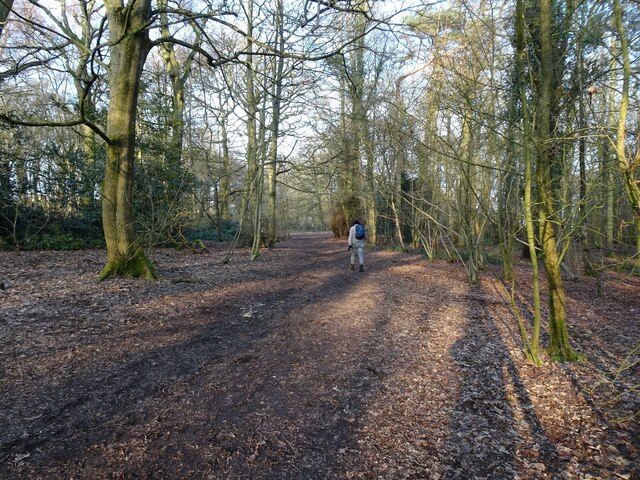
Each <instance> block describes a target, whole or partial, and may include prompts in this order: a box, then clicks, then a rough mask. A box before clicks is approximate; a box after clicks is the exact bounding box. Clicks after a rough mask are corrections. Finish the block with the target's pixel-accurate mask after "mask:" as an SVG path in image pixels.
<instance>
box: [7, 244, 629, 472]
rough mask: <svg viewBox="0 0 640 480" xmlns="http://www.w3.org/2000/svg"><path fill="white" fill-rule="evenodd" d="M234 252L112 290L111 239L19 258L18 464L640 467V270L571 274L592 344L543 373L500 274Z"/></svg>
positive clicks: (183, 258) (10, 281)
mask: <svg viewBox="0 0 640 480" xmlns="http://www.w3.org/2000/svg"><path fill="white" fill-rule="evenodd" d="M225 254H226V250H225V249H224V247H223V246H220V245H218V246H216V245H211V246H210V249H209V253H204V254H201V255H197V254H194V253H191V252H189V251H175V250H170V249H160V250H154V251H152V252H151V253H150V256H151V258H152V259H153V260H154V262H156V263H157V265H158V269H159V271H160V273H161V274H162V275H163V278H162V279H161V280H159V281H139V280H108V281H105V282H102V283H97V282H96V278H97V274H98V272H99V270H100V268H101V266H102V265H103V262H104V252H103V251H79V252H25V253H23V254H21V255H20V256H17V255H16V254H14V253H7V252H5V253H1V254H0V281H2V282H4V287H5V288H4V290H0V364H1V365H2V370H1V372H0V478H2V479H47V480H52V479H53V480H55V479H91V480H96V479H245V478H247V479H250V478H272V479H351V478H363V479H405V478H412V479H431V480H444V479H461V480H462V479H465V480H466V479H491V480H494V479H565V480H566V479H615V478H623V479H638V478H640V455H639V453H640V452H639V448H640V437H639V435H638V432H639V429H638V424H639V423H640V422H638V417H636V418H635V419H633V418H632V416H633V415H634V414H635V415H638V411H639V409H640V398H639V396H640V395H639V392H638V390H637V388H638V384H639V383H640V381H639V380H640V378H639V377H640V375H639V371H638V365H637V362H638V350H637V349H638V345H639V342H640V328H639V319H640V278H639V277H637V276H635V277H634V276H631V275H630V274H629V273H624V272H621V271H607V272H604V273H603V276H602V279H603V287H604V296H601V297H598V296H597V295H596V287H595V281H594V279H592V278H582V279H580V281H578V282H567V283H566V290H567V300H566V301H567V311H568V313H569V324H570V326H569V328H570V335H571V338H572V342H573V346H574V347H575V348H576V349H577V350H579V351H580V352H581V353H583V354H584V355H585V356H586V359H585V360H584V361H581V362H574V363H565V364H562V363H556V362H551V361H549V360H548V359H546V358H545V360H544V365H543V366H542V367H539V368H535V367H533V366H530V365H528V364H527V362H526V361H525V360H524V358H523V356H522V354H521V349H520V337H519V334H518V331H517V328H516V325H515V320H514V316H513V314H512V312H511V310H510V305H509V302H508V299H507V298H506V296H505V294H504V290H503V288H502V286H501V285H500V283H499V281H498V280H497V279H496V278H495V277H494V276H492V274H491V272H485V273H484V274H483V276H482V280H481V281H480V282H479V283H478V284H477V285H475V286H472V285H470V284H469V283H468V282H467V281H466V275H465V273H464V270H463V268H462V266H461V265H460V264H454V263H448V262H445V261H435V262H429V261H426V260H425V259H424V258H423V257H420V256H418V255H410V254H402V253H398V252H391V251H385V250H369V251H367V259H366V270H365V272H363V273H359V272H357V271H356V272H351V271H350V270H349V269H348V253H347V251H346V242H344V241H338V240H334V239H333V238H332V237H331V235H330V234H296V235H293V236H292V238H291V239H290V240H287V241H285V242H282V243H280V244H278V246H277V247H276V248H275V249H272V250H269V251H263V253H262V255H261V256H260V257H259V258H258V260H257V261H255V262H251V261H249V260H248V252H247V251H245V250H239V251H236V253H235V254H234V256H233V257H232V258H231V261H230V262H229V263H227V264H222V263H221V259H222V258H223V257H224V255H225ZM517 291H518V298H519V300H518V301H519V303H520V305H521V306H522V307H523V308H524V307H526V305H527V304H528V302H529V301H530V299H529V298H528V296H529V295H530V265H528V264H527V263H526V262H524V261H522V262H520V263H519V264H518V281H517ZM543 341H546V338H543ZM634 348H635V353H634V352H633V349H634ZM633 362H636V364H635V366H634V367H631V368H626V367H628V366H629V364H630V363H633ZM634 389H636V390H635V391H634Z"/></svg>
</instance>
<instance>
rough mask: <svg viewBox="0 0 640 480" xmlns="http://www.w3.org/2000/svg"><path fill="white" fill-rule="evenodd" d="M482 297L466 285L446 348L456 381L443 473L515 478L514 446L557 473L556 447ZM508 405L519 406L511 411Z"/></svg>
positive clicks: (458, 476) (457, 476)
mask: <svg viewBox="0 0 640 480" xmlns="http://www.w3.org/2000/svg"><path fill="white" fill-rule="evenodd" d="M485 298H487V296H486V295H485V294H484V291H483V289H482V287H481V286H479V285H476V286H474V287H472V288H471V289H470V291H469V296H468V298H467V299H466V300H467V302H468V317H467V324H466V334H465V335H464V336H463V337H462V338H461V339H460V340H458V341H457V342H456V343H455V344H454V345H453V347H452V348H451V350H450V355H451V358H452V359H453V361H454V362H455V363H456V364H457V365H458V366H459V369H460V372H461V382H462V383H461V389H460V396H459V399H458V403H457V406H456V408H455V410H454V412H453V413H452V415H451V418H450V425H451V432H450V435H449V438H448V441H447V451H448V452H450V454H451V455H452V458H453V461H452V463H451V464H450V465H448V466H447V478H450V479H465V480H466V479H471V478H491V479H492V480H500V479H513V478H516V477H518V478H520V476H519V475H518V466H519V465H518V451H524V450H528V451H532V450H533V449H537V450H538V453H539V457H538V459H537V460H536V463H539V464H543V465H544V469H545V473H546V474H551V475H552V476H553V475H555V474H558V473H559V467H558V455H557V452H556V449H555V447H554V445H553V443H552V442H551V441H550V440H549V439H548V438H547V437H546V435H545V433H544V430H543V428H542V425H541V424H540V421H539V419H538V418H537V416H536V414H535V411H534V409H533V405H532V403H531V399H530V397H529V396H528V393H527V390H526V388H525V386H524V384H523V383H522V380H521V379H520V377H519V375H518V372H517V369H516V366H515V364H514V362H513V359H512V358H511V355H510V353H509V350H508V348H507V346H506V345H505V344H504V343H503V341H502V339H501V337H500V335H499V333H498V331H497V325H496V320H495V319H494V318H493V317H492V315H491V312H490V311H489V310H488V309H487V308H486V306H484V305H483V301H484V299H485ZM512 404H516V405H519V407H520V408H518V413H517V414H516V412H515V410H514V407H513V406H512ZM519 428H520V429H523V428H526V429H527V430H528V436H530V439H529V440H527V439H525V438H522V437H521V436H520V434H519V433H518V429H519ZM527 441H528V442H531V444H530V445H528V444H527ZM530 458H531V457H530V456H529V460H530ZM553 478H555V477H553Z"/></svg>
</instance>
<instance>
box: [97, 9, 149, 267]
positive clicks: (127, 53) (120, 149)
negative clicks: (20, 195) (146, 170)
mask: <svg viewBox="0 0 640 480" xmlns="http://www.w3.org/2000/svg"><path fill="white" fill-rule="evenodd" d="M105 4H106V9H107V19H108V22H109V40H110V42H111V49H110V65H109V110H108V113H107V137H108V138H109V143H108V144H107V164H106V171H105V179H104V186H103V192H102V195H103V198H102V219H103V228H104V234H105V240H106V244H107V263H106V265H105V266H104V268H103V269H102V272H101V274H100V278H101V279H104V278H107V277H111V276H133V277H143V278H154V277H155V276H156V275H155V271H154V268H153V265H152V264H151V262H149V260H148V259H147V257H146V256H145V254H144V252H143V251H142V250H141V248H140V246H139V245H138V242H137V239H136V233H135V228H134V211H133V198H132V197H133V180H134V176H133V167H134V153H135V151H134V146H135V120H136V110H137V105H138V91H139V87H140V75H141V73H142V67H143V65H144V62H145V59H146V56H147V53H148V51H149V47H150V44H149V37H148V32H147V30H146V26H147V22H148V20H149V18H150V14H151V4H150V0H135V1H132V2H131V3H130V4H128V5H127V6H126V7H125V6H123V5H122V4H121V3H120V2H118V1H116V0H107V1H106V2H105Z"/></svg>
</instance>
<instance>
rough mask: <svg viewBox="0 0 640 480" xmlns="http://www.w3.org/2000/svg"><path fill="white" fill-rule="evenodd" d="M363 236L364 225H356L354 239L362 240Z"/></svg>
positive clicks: (364, 234)
mask: <svg viewBox="0 0 640 480" xmlns="http://www.w3.org/2000/svg"><path fill="white" fill-rule="evenodd" d="M365 236H366V232H365V230H364V225H362V224H361V223H356V239H357V240H364V237H365Z"/></svg>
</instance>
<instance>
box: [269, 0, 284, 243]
mask: <svg viewBox="0 0 640 480" xmlns="http://www.w3.org/2000/svg"><path fill="white" fill-rule="evenodd" d="M276 9H277V12H276V48H277V50H278V51H279V52H284V31H283V30H284V24H283V4H282V0H277V1H276ZM283 70H284V56H283V55H281V56H279V57H277V58H276V59H275V60H274V66H273V86H274V88H273V93H272V95H273V96H272V100H271V146H270V148H269V159H268V163H267V184H268V193H267V194H268V201H267V235H266V237H267V238H266V243H267V247H269V248H272V247H274V246H275V244H276V241H277V240H278V223H277V220H278V218H277V208H278V188H277V187H278V182H277V175H278V142H279V136H280V107H281V103H282V77H283Z"/></svg>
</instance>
